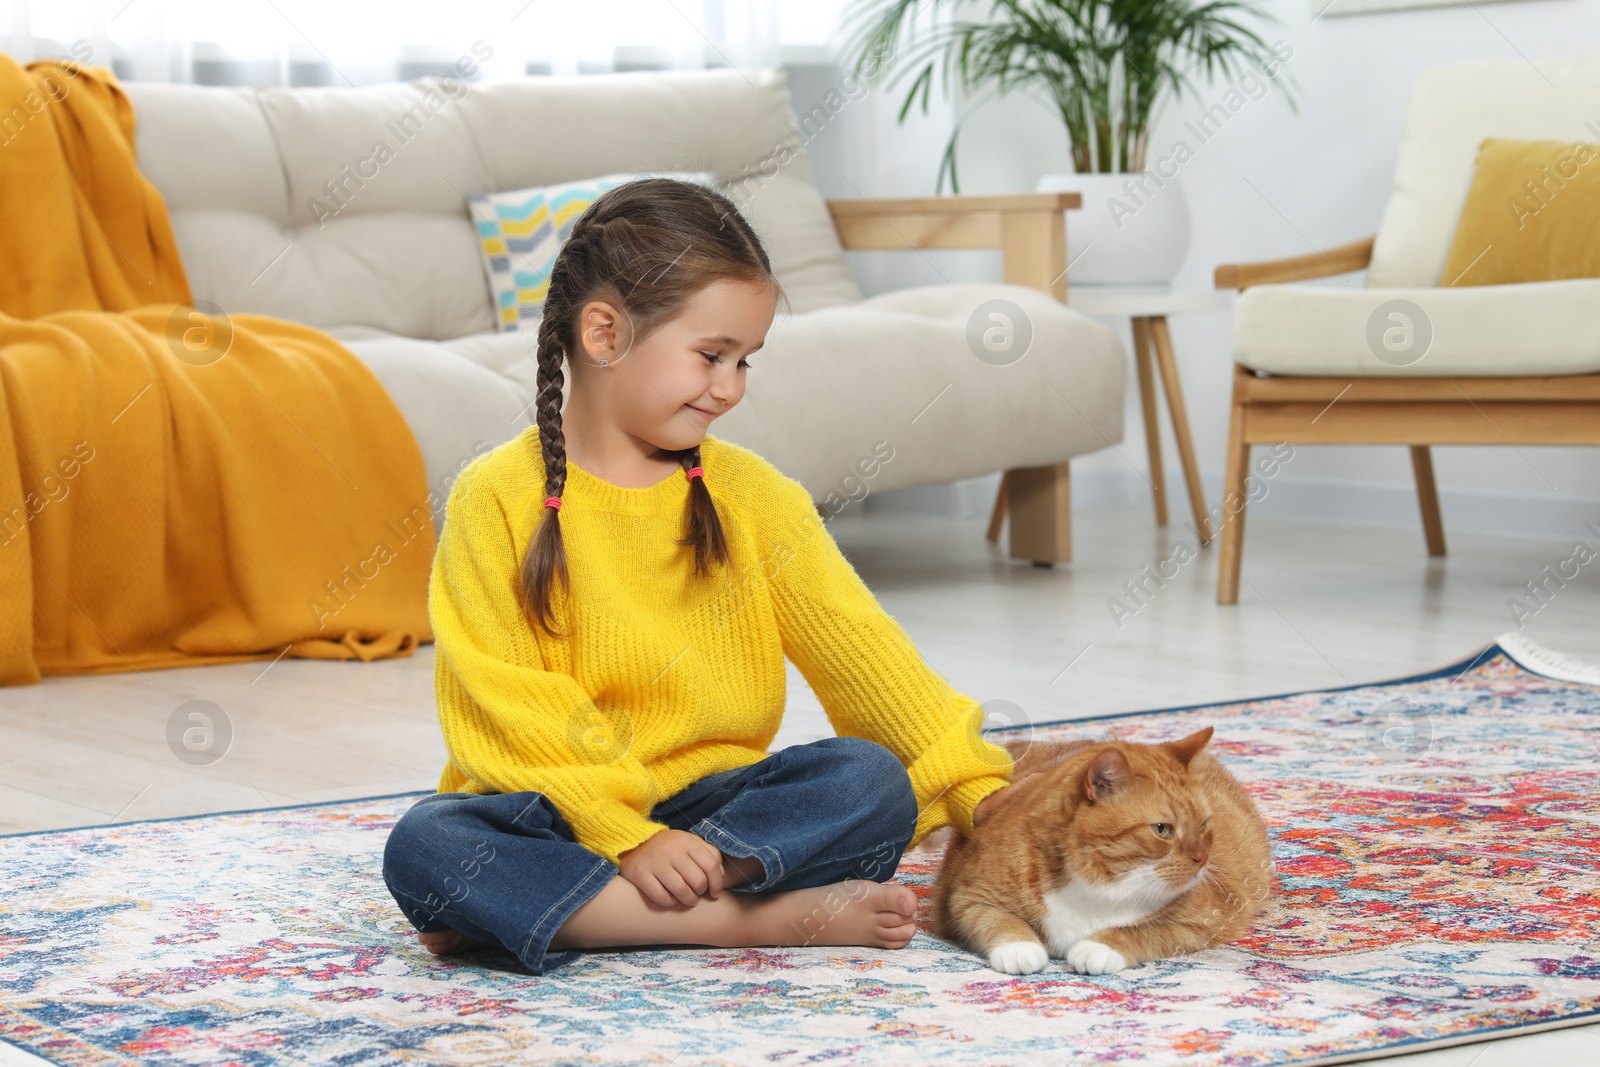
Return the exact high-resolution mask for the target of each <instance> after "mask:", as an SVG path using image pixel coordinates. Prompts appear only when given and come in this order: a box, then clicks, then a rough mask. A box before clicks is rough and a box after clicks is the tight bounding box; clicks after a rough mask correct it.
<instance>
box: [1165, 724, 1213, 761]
mask: <svg viewBox="0 0 1600 1067" xmlns="http://www.w3.org/2000/svg"><path fill="white" fill-rule="evenodd" d="M1213 729H1214V728H1213V727H1210V726H1207V727H1206V728H1205V729H1204V730H1196V731H1195V732H1194V733H1192V734H1190V735H1189V736H1188V737H1180V738H1179V739H1178V740H1176V741H1168V742H1167V743H1166V745H1165V747H1166V750H1167V751H1168V752H1171V753H1172V754H1173V755H1174V756H1176V757H1178V762H1179V763H1181V764H1183V765H1184V766H1185V767H1187V766H1189V761H1190V760H1192V759H1194V756H1195V753H1196V752H1199V751H1200V750H1201V749H1202V748H1205V747H1206V743H1207V742H1208V741H1210V740H1211V734H1212V732H1213Z"/></svg>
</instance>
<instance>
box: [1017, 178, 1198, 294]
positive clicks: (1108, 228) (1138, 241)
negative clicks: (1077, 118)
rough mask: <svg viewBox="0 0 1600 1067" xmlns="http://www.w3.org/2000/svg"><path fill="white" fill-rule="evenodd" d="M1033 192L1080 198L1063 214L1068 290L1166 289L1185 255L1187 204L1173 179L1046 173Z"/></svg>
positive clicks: (1187, 247)
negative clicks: (1100, 287)
mask: <svg viewBox="0 0 1600 1067" xmlns="http://www.w3.org/2000/svg"><path fill="white" fill-rule="evenodd" d="M1037 191H1038V192H1041V193H1079V194H1082V196H1083V206H1082V207H1080V208H1077V209H1076V210H1072V211H1068V212H1067V263H1068V264H1070V268H1069V270H1068V272H1067V285H1068V288H1069V289H1070V287H1072V286H1074V285H1150V286H1163V285H1167V284H1169V283H1170V282H1171V281H1172V278H1173V276H1174V275H1176V274H1177V273H1178V268H1179V267H1181V266H1182V265H1183V259H1184V257H1185V256H1187V255H1188V254H1189V204H1188V201H1186V200H1185V199H1184V196H1183V187H1182V186H1181V185H1179V184H1178V181H1177V177H1176V175H1174V176H1173V177H1171V178H1162V177H1161V176H1160V175H1158V174H1155V173H1153V172H1150V171H1144V172H1142V173H1138V174H1046V175H1044V176H1043V177H1041V178H1040V179H1039V185H1038V189H1037Z"/></svg>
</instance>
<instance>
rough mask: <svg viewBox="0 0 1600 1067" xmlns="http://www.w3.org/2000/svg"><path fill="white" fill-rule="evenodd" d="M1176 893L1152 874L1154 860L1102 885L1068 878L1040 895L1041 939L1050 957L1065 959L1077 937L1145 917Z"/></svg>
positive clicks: (1127, 923) (1088, 935)
mask: <svg viewBox="0 0 1600 1067" xmlns="http://www.w3.org/2000/svg"><path fill="white" fill-rule="evenodd" d="M1177 895H1178V893H1177V892H1175V891H1173V890H1172V889H1169V888H1168V887H1167V885H1166V883H1164V882H1162V881H1161V880H1160V879H1159V878H1157V877H1156V873H1155V865H1154V864H1151V865H1150V866H1148V867H1140V868H1135V869H1134V870H1132V871H1129V872H1128V873H1127V874H1125V875H1123V876H1122V877H1121V878H1119V879H1117V880H1116V881H1114V882H1110V883H1107V884H1105V885H1092V884H1090V883H1088V882H1083V881H1077V880H1074V881H1071V882H1068V883H1067V884H1065V885H1063V886H1060V887H1058V888H1056V889H1052V890H1051V891H1050V892H1048V893H1046V894H1045V895H1044V907H1045V918H1044V935H1045V936H1044V942H1045V944H1046V945H1047V946H1048V947H1049V949H1050V955H1051V956H1052V957H1053V958H1055V959H1065V958H1066V956H1067V951H1068V950H1069V949H1071V948H1072V946H1073V945H1076V944H1077V943H1078V942H1079V941H1083V940H1086V939H1087V938H1091V937H1093V936H1094V935H1095V934H1097V933H1099V932H1100V931H1101V930H1108V929H1111V928H1113V927H1117V926H1132V925H1133V924H1134V923H1137V922H1140V921H1142V920H1144V919H1147V918H1149V917H1150V916H1151V915H1154V914H1155V913H1156V912H1158V911H1160V910H1161V909H1162V908H1164V907H1166V906H1167V904H1169V903H1171V901H1172V900H1173V898H1174V897H1176V896H1177Z"/></svg>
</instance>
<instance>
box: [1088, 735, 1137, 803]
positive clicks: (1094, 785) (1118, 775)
mask: <svg viewBox="0 0 1600 1067" xmlns="http://www.w3.org/2000/svg"><path fill="white" fill-rule="evenodd" d="M1131 776H1132V775H1131V771H1130V770H1129V767H1128V757H1126V756H1124V755H1123V754H1122V753H1121V752H1119V751H1118V750H1116V749H1114V748H1108V749H1106V750H1105V751H1104V752H1101V753H1100V754H1099V755H1097V756H1095V758H1094V759H1092V760H1090V761H1089V769H1088V770H1086V771H1084V773H1083V797H1084V799H1085V800H1087V801H1088V802H1089V803H1091V804H1098V803H1101V802H1102V801H1105V800H1107V799H1109V798H1110V797H1112V796H1114V795H1115V794H1117V793H1118V792H1120V791H1121V790H1122V788H1123V787H1124V786H1126V785H1127V784H1128V779H1129V778H1130V777H1131Z"/></svg>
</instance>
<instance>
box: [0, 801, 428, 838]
mask: <svg viewBox="0 0 1600 1067" xmlns="http://www.w3.org/2000/svg"><path fill="white" fill-rule="evenodd" d="M436 792H438V790H436V789H412V790H408V791H406V792H404V793H383V794H381V795H379V796H374V797H345V798H344V799H343V800H308V801H305V802H304V803H301V804H277V805H273V806H271V807H265V808H233V809H230V810H228V811H206V812H200V813H198V814H195V815H163V816H162V817H161V818H159V819H128V820H127V821H125V822H97V823H89V824H87V825H84V826H58V827H56V828H55V829H53V830H18V831H17V832H16V833H14V834H0V841H10V840H12V839H14V838H18V837H38V836H39V835H41V834H71V833H76V832H78V831H79V830H111V829H115V828H118V827H123V826H148V825H150V824H151V823H158V822H183V821H184V820H185V819H214V818H217V817H218V816H220V815H256V814H264V813H266V812H269V811H299V810H302V809H305V808H325V807H328V806H329V805H332V804H364V803H366V802H367V801H369V800H395V799H398V798H400V797H419V796H425V795H431V794H433V793H436Z"/></svg>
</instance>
